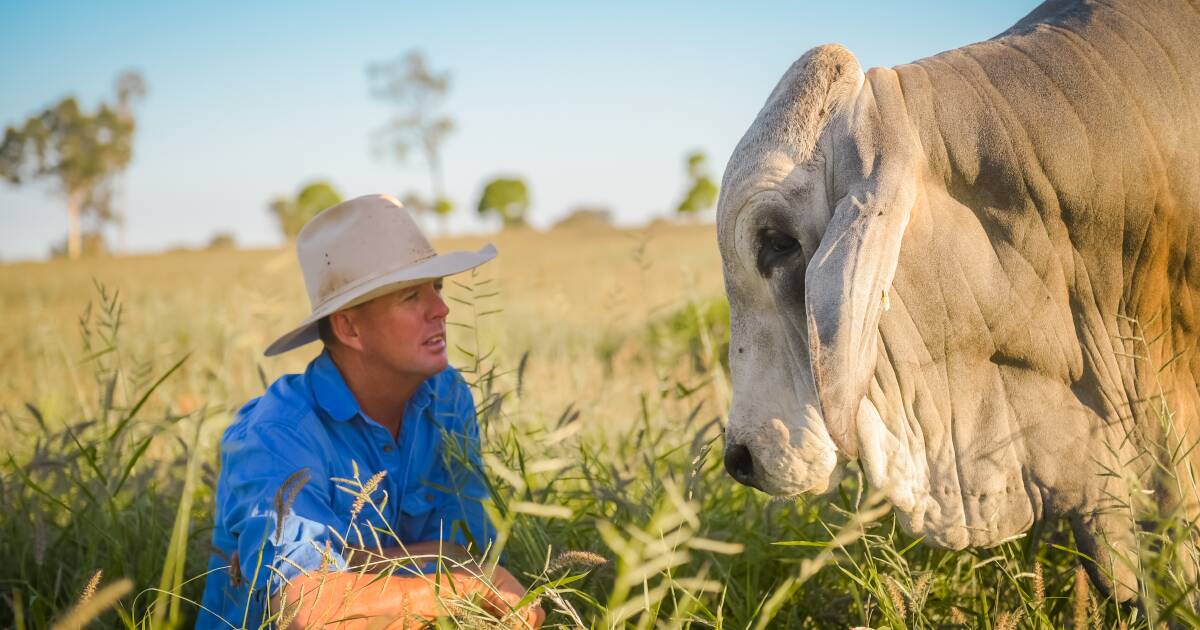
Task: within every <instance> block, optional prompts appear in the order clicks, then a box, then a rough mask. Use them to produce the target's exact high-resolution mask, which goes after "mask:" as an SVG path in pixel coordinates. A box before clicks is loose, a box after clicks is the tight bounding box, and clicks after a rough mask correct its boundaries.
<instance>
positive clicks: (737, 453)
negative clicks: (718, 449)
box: [725, 443, 758, 488]
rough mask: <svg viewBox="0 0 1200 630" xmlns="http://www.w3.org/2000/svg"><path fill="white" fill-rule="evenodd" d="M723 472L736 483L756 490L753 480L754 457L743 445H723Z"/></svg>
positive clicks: (756, 485)
mask: <svg viewBox="0 0 1200 630" xmlns="http://www.w3.org/2000/svg"><path fill="white" fill-rule="evenodd" d="M725 470H726V471H728V472H729V475H730V476H731V477H733V478H734V479H737V480H738V483H742V484H745V485H747V486H750V487H752V488H757V487H758V484H757V483H755V480H754V456H753V455H751V454H750V449H748V448H746V446H745V445H744V444H733V443H729V444H726V445H725Z"/></svg>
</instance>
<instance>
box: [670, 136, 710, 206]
mask: <svg viewBox="0 0 1200 630" xmlns="http://www.w3.org/2000/svg"><path fill="white" fill-rule="evenodd" d="M686 162H687V173H688V179H689V182H688V190H687V192H686V193H684V195H683V199H682V200H680V202H679V205H678V206H676V207H675V211H676V212H678V213H680V214H687V215H691V216H695V215H696V213H699V212H702V211H704V210H708V209H709V208H712V207H713V206H714V205H716V203H717V192H718V189H717V185H716V184H715V183H713V180H712V178H711V177H709V175H708V165H707V162H708V158H707V157H706V156H705V155H704V153H703V152H702V151H693V152H691V153H689V154H688V155H687V158H686Z"/></svg>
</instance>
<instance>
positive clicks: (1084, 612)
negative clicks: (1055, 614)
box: [1071, 565, 1089, 630]
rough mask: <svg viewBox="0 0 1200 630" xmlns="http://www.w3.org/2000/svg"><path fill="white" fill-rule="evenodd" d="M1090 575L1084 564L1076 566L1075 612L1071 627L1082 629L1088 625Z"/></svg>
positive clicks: (1076, 629) (1077, 629)
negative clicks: (1088, 575) (1084, 568)
mask: <svg viewBox="0 0 1200 630" xmlns="http://www.w3.org/2000/svg"><path fill="white" fill-rule="evenodd" d="M1088 595H1089V593H1088V577H1087V572H1086V571H1084V570H1083V566H1082V565H1080V566H1077V567H1075V591H1074V603H1075V606H1074V614H1073V615H1072V617H1071V627H1072V628H1075V630H1082V629H1083V628H1086V627H1088Z"/></svg>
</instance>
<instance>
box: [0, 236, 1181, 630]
mask: <svg viewBox="0 0 1200 630" xmlns="http://www.w3.org/2000/svg"><path fill="white" fill-rule="evenodd" d="M705 246H707V243H706V245H705ZM621 247H624V248H625V249H624V250H623V251H624V252H625V254H624V255H625V256H628V257H632V258H637V260H634V261H633V264H632V266H631V267H630V269H631V270H632V273H631V274H630V275H628V276H627V277H628V278H629V282H628V284H627V285H625V286H624V287H622V288H621V289H620V290H619V291H618V290H614V291H612V292H611V295H610V296H609V298H611V300H612V303H613V304H614V305H619V306H614V307H613V311H612V312H611V313H610V315H608V316H605V315H604V314H603V313H599V314H596V313H590V311H589V313H588V314H586V315H585V316H581V317H579V318H573V317H571V316H567V315H561V316H557V317H554V316H552V317H544V318H542V319H530V318H531V317H534V316H535V315H536V313H537V312H538V309H539V308H542V309H545V310H547V311H550V312H552V313H555V312H560V313H565V312H567V311H555V310H554V309H556V308H559V307H555V306H552V305H548V304H549V303H547V302H538V303H536V304H524V303H522V302H521V301H520V300H515V299H513V297H512V295H511V293H512V289H511V287H509V288H508V289H507V290H501V288H500V286H498V285H500V283H499V282H498V281H496V280H493V279H490V277H488V276H485V275H472V276H465V277H462V278H457V279H455V280H456V282H450V283H448V284H447V292H448V295H450V296H451V297H452V298H454V300H455V301H454V302H452V307H453V309H454V311H453V315H452V319H453V321H454V322H455V325H454V326H453V328H452V329H451V341H452V343H453V344H454V345H455V346H457V347H456V349H455V351H454V352H455V358H454V363H455V364H456V365H457V366H459V367H460V368H461V369H462V370H463V372H464V375H465V376H466V377H467V379H468V381H469V382H470V384H471V386H472V388H473V389H474V392H475V397H476V401H477V403H478V413H479V418H480V423H481V427H482V428H483V431H484V450H485V452H484V457H483V461H484V464H485V467H486V473H487V476H488V479H489V481H490V483H491V485H492V492H493V496H494V501H493V502H492V504H491V505H490V506H489V509H490V510H491V514H492V517H493V520H494V522H495V523H496V525H497V527H498V529H499V533H500V536H499V540H498V543H497V545H496V547H495V548H493V549H492V550H490V555H489V557H488V560H489V561H492V562H494V561H497V560H498V559H499V558H501V556H502V557H503V559H504V560H503V561H504V562H505V564H506V566H507V567H508V568H509V569H510V570H511V571H512V572H513V573H514V574H515V575H516V576H517V577H518V578H519V579H521V580H522V581H523V583H525V584H526V585H527V586H529V587H530V588H531V594H530V597H529V601H527V602H523V603H530V602H532V601H533V600H534V598H538V599H539V600H540V602H541V606H542V607H543V608H544V609H545V610H546V611H547V613H548V615H549V616H548V619H547V624H546V625H547V627H563V628H577V627H584V628H612V627H621V628H739V629H741V628H746V629H751V628H846V627H854V626H867V627H873V628H882V627H889V628H944V627H964V628H967V627H969V628H1014V627H1024V628H1063V627H1069V628H1080V627H1085V626H1087V627H1104V628H1108V627H1129V628H1155V629H1157V628H1158V627H1160V624H1161V623H1163V622H1167V623H1171V624H1175V625H1177V626H1182V627H1200V625H1198V624H1197V623H1196V619H1195V617H1194V615H1193V608H1191V604H1189V603H1188V597H1190V596H1194V593H1195V590H1194V589H1195V587H1194V585H1193V584H1191V583H1190V580H1189V579H1188V578H1187V576H1186V574H1185V572H1184V571H1183V570H1182V568H1181V567H1180V566H1179V564H1178V561H1177V558H1178V557H1179V556H1177V555H1175V551H1176V550H1175V549H1174V548H1173V545H1175V543H1176V542H1178V541H1181V540H1187V539H1188V537H1187V536H1184V535H1182V534H1183V533H1189V532H1194V524H1193V523H1188V522H1185V521H1183V520H1182V519H1181V517H1180V515H1177V514H1176V515H1172V514H1167V515H1160V516H1165V518H1162V519H1159V520H1158V521H1156V522H1157V523H1159V524H1158V525H1156V528H1155V529H1151V530H1148V531H1147V532H1145V533H1144V534H1143V537H1142V538H1141V539H1140V540H1141V541H1142V543H1141V544H1140V546H1139V550H1138V557H1139V565H1138V566H1139V567H1140V571H1141V573H1140V575H1141V577H1142V578H1143V584H1144V586H1143V587H1142V588H1143V602H1144V603H1143V605H1142V606H1141V607H1135V606H1120V605H1117V604H1115V603H1113V602H1112V601H1110V600H1107V599H1105V598H1103V597H1100V596H1099V595H1098V594H1097V593H1096V592H1095V590H1094V589H1093V588H1092V587H1091V585H1090V583H1089V582H1088V580H1086V579H1080V573H1079V567H1080V564H1081V558H1080V554H1079V552H1078V551H1077V549H1076V547H1075V545H1074V543H1073V540H1072V535H1071V533H1070V530H1069V529H1068V528H1067V527H1065V526H1059V525H1053V526H1050V527H1048V528H1047V529H1045V530H1043V531H1039V532H1031V533H1030V534H1027V535H1025V536H1020V537H1017V538H1015V539H1013V540H1010V541H1008V542H1005V543H1004V544H1002V545H1000V546H999V547H996V548H994V549H990V550H976V551H969V552H958V553H952V552H945V551H940V550H935V549H931V548H929V547H926V546H924V545H922V544H920V541H919V540H915V539H913V538H912V537H911V536H908V535H906V534H904V533H903V532H902V531H901V530H900V529H899V526H898V524H897V522H896V520H895V518H894V517H893V516H892V515H891V514H890V513H889V512H888V509H887V506H886V505H885V504H883V503H881V502H880V500H879V498H878V497H877V496H876V495H875V494H874V493H872V491H871V488H869V487H868V486H867V485H866V484H865V483H864V482H863V479H862V475H861V474H859V473H858V471H856V470H854V469H852V470H851V474H850V475H848V476H847V478H846V480H845V481H844V482H843V483H842V485H841V486H840V487H839V488H838V489H837V490H836V491H835V492H834V493H833V494H832V495H830V496H828V497H824V498H820V499H806V500H801V501H775V500H770V499H768V498H767V497H764V496H763V495H761V494H759V493H756V492H754V491H752V490H750V489H748V488H745V487H743V486H740V485H738V484H736V483H734V482H733V481H732V480H730V479H729V478H728V477H727V476H726V475H725V473H724V470H723V467H722V464H721V457H720V453H721V448H722V442H721V439H720V437H721V428H722V413H723V411H724V409H725V408H726V405H727V399H728V387H727V374H726V372H725V367H724V365H723V363H722V355H723V353H724V345H723V344H725V343H726V341H727V340H726V338H725V334H727V324H726V321H727V320H723V319H722V318H723V317H724V318H727V317H728V315H727V310H725V306H724V303H723V300H721V299H719V298H717V297H715V295H714V294H713V293H711V292H708V293H706V292H697V293H695V294H690V293H689V292H687V291H684V292H681V293H679V294H677V295H676V296H675V297H674V298H673V299H671V300H666V301H665V304H666V305H665V306H664V301H663V300H659V299H657V296H656V292H657V291H659V290H660V289H659V288H658V285H655V284H654V283H655V282H656V280H655V278H656V277H657V276H659V275H663V274H669V273H681V272H678V271H675V272H673V271H671V270H670V269H665V268H664V263H662V262H661V260H657V261H656V259H654V258H653V257H650V256H646V255H645V252H646V251H647V250H648V248H653V247H654V243H653V242H652V240H651V241H647V240H646V239H638V240H634V241H632V242H630V241H625V244H624V245H621ZM605 256H616V254H613V253H611V252H608V253H605ZM656 265H657V266H656ZM639 274H644V277H643V278H642V279H640V280H639V279H638V278H639ZM681 284H683V285H685V286H696V285H695V284H694V283H693V284H692V285H687V284H686V283H681ZM606 291H607V290H606V289H603V288H602V289H600V292H601V293H604V292H606ZM545 292H549V290H546V291H543V293H545ZM506 293H507V295H506ZM534 295H535V294H534V292H533V291H532V290H531V292H530V295H529V296H528V299H530V300H533V299H534V297H533V296H534ZM506 298H507V299H506ZM606 299H608V298H606ZM92 304H93V306H91V307H90V308H89V309H88V310H86V311H85V312H84V314H83V316H82V317H81V318H80V321H79V325H78V332H79V339H80V342H79V343H70V344H68V342H64V346H69V347H70V348H71V349H70V351H68V352H64V353H62V356H61V357H60V359H59V360H58V367H57V368H56V369H53V370H51V369H49V368H42V369H45V370H46V373H48V374H54V375H58V376H61V378H60V380H59V381H58V382H57V383H56V384H54V387H56V388H57V390H56V391H58V392H59V393H60V394H62V393H64V392H69V393H71V394H72V395H73V396H74V397H73V400H72V402H70V403H69V404H68V403H63V404H57V405H55V411H54V412H53V413H51V414H47V413H45V412H43V411H42V410H41V409H40V408H39V406H38V405H37V404H31V405H29V406H28V407H26V406H19V407H17V406H13V407H6V408H5V409H4V410H3V412H0V413H2V415H0V429H2V430H3V434H2V435H3V437H4V439H5V441H6V442H7V444H6V455H5V457H4V460H3V461H2V462H0V466H2V470H3V478H2V479H0V504H3V505H4V506H6V508H7V510H8V513H7V514H6V516H5V518H3V519H0V540H3V541H4V542H3V543H2V544H0V596H2V597H3V603H0V627H14V628H43V627H50V626H51V625H53V624H55V623H59V624H64V625H69V626H72V627H79V626H80V625H82V624H84V623H87V622H88V620H91V622H92V625H93V626H96V627H100V626H104V627H123V628H178V627H188V626H190V624H191V623H192V620H193V619H194V617H195V613H196V606H195V602H196V601H198V599H199V595H200V589H201V588H202V583H203V575H204V571H205V565H206V563H207V560H208V557H209V553H210V549H209V546H208V539H209V537H210V535H211V529H210V527H211V518H212V513H211V510H212V494H213V487H214V483H215V474H216V472H217V471H215V470H213V469H212V466H213V465H215V461H216V459H215V446H216V439H215V438H216V435H217V434H218V433H219V431H220V429H221V428H222V427H223V426H224V425H225V424H226V423H227V422H228V420H229V417H230V413H229V410H230V409H231V408H234V407H236V406H237V405H239V404H240V403H241V402H243V400H242V399H241V398H242V397H243V396H244V394H243V393H242V392H241V391H240V390H237V389H236V388H225V389H222V388H221V387H213V388H210V389H209V390H208V392H209V393H208V394H207V395H205V396H202V397H195V398H199V399H200V400H201V402H196V400H194V398H193V397H191V396H190V395H188V391H189V390H188V389H187V388H176V389H172V388H173V386H174V385H175V384H176V380H178V379H189V380H188V382H193V381H195V380H197V379H200V380H203V379H205V378H208V379H209V380H211V381H221V380H222V379H223V378H224V376H223V375H225V374H228V373H230V372H223V371H222V370H223V369H225V370H229V369H233V370H236V372H233V373H236V374H238V375H242V374H254V373H260V372H261V373H262V377H261V381H266V380H268V378H267V375H266V374H265V370H263V369H262V368H260V367H259V366H258V365H255V364H253V361H252V360H251V359H250V358H249V356H250V355H248V354H246V355H242V354H238V353H236V352H231V351H230V350H229V348H230V347H233V346H235V345H236V344H237V343H240V341H236V340H233V339H232V338H229V340H228V342H227V343H225V342H223V347H222V348H220V349H216V350H214V349H211V348H208V347H201V348H199V349H197V351H196V353H194V354H191V355H188V354H187V352H186V351H185V350H184V348H182V347H180V345H179V344H174V345H172V344H166V345H160V344H155V343H152V341H153V340H148V339H147V337H148V336H150V335H149V334H148V333H147V332H146V331H142V330H134V331H130V330H129V329H128V323H127V322H128V320H129V319H130V313H129V312H127V311H125V310H124V309H123V308H122V306H121V300H120V299H119V298H118V296H117V294H116V293H115V292H110V291H108V290H106V289H102V288H100V289H98V290H97V291H96V293H95V298H94V300H93V301H92ZM564 308H565V307H564ZM588 308H589V309H591V310H594V309H595V307H594V306H589V307H588ZM272 317H273V316H272ZM606 317H607V318H606ZM267 319H271V321H274V319H272V318H271V317H268V318H267ZM581 321H586V322H588V323H587V324H586V325H585V324H581V323H579V322H581ZM239 322H240V323H241V324H247V323H248V322H249V320H246V319H243V320H239ZM522 322H528V323H522ZM585 326H586V328H587V330H586V331H585V330H581V328H582V327H585ZM151 330H157V329H151ZM214 334H227V333H221V332H220V331H219V330H218V331H214ZM186 339H187V340H189V341H190V342H195V343H198V341H197V340H198V339H199V338H198V337H195V336H194V335H193V336H187V337H186ZM222 339H226V338H225V337H222ZM135 349H136V350H135ZM68 357H69V358H68ZM231 357H232V358H231ZM238 357H240V358H238ZM234 358H237V361H239V362H241V363H245V364H244V365H239V366H238V367H236V368H228V367H225V368H222V367H221V366H224V365H225V364H227V363H229V362H231V361H233V360H234ZM41 360H43V361H44V362H45V363H46V364H49V363H50V362H51V361H52V360H53V359H52V357H49V358H48V357H43V358H42V359H41ZM209 373H211V374H217V375H219V376H217V377H209V376H204V375H205V374H209ZM238 378H240V376H239V377H238ZM256 380H258V379H256ZM10 382H13V381H10ZM204 382H208V381H204ZM50 386H51V384H47V383H42V384H40V385H39V387H41V388H47V387H50ZM258 386H259V387H261V383H260V384H259V385H258ZM42 391H44V390H42ZM214 392H215V393H214ZM223 396H224V397H223ZM34 398H35V397H34V396H32V395H30V397H29V400H30V401H31V402H33V399H34ZM1171 452H1173V453H1175V455H1176V456H1177V455H1178V454H1179V452H1180V449H1178V448H1176V449H1174V450H1171ZM343 481H344V482H345V484H344V485H346V486H347V488H349V489H350V491H355V490H356V488H357V491H358V492H361V494H362V496H363V503H362V505H361V506H360V509H362V510H369V509H372V501H374V500H375V499H374V498H373V497H372V493H370V492H365V491H364V488H363V487H361V486H362V485H365V484H367V483H369V480H343ZM356 483H357V484H359V485H357V486H356V485H355V484H356ZM1135 496H1137V495H1135ZM1145 509H1146V510H1150V509H1152V506H1145ZM368 547H369V546H368ZM364 554H365V555H364V556H363V558H362V561H363V562H362V563H361V566H368V567H370V569H371V571H373V572H387V571H398V570H400V569H401V567H400V566H398V563H399V561H396V560H392V559H385V558H381V557H374V556H372V554H371V553H370V550H369V549H367V550H365V551H364ZM378 555H380V554H375V556H378ZM485 565H486V561H485ZM482 568H484V569H485V568H486V566H484V567H482ZM98 572H99V573H98ZM97 575H99V576H100V577H99V578H97V579H96V580H95V583H94V584H91V583H92V582H93V578H94V577H95V576H97ZM125 580H128V582H126V581H125ZM89 584H91V587H90V588H89ZM106 589H107V590H106ZM125 589H127V592H126V590H125ZM85 590H88V591H90V592H91V595H89V596H88V597H84V596H83V594H84V592H85ZM101 595H103V597H101ZM445 596H446V599H447V605H448V606H449V605H451V604H453V605H454V606H457V608H456V610H458V611H460V614H459V616H458V617H457V618H455V619H453V620H448V621H446V622H444V623H443V624H442V625H443V626H444V627H486V626H487V625H488V624H490V623H493V618H492V616H491V613H490V612H489V611H488V610H486V609H485V608H484V607H481V606H479V605H478V602H471V601H466V602H455V601H454V600H455V598H456V595H455V594H454V593H446V594H445ZM276 614H277V615H282V616H284V617H286V615H287V614H288V611H287V609H286V607H285V609H284V610H282V611H276ZM278 618H279V617H278V616H277V617H276V619H277V620H278ZM509 621H512V620H511V619H510V620H509Z"/></svg>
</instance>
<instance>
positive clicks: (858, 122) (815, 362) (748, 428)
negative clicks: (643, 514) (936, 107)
mask: <svg viewBox="0 0 1200 630" xmlns="http://www.w3.org/2000/svg"><path fill="white" fill-rule="evenodd" d="M886 80H887V79H886V77H885V78H884V81H885V82H886ZM878 89H880V87H879V86H873V85H872V83H871V82H867V81H865V80H864V75H863V72H862V70H861V69H860V67H859V64H858V62H857V60H856V59H855V58H854V56H853V55H852V54H850V52H849V51H847V50H846V49H844V48H842V47H840V46H833V45H831V46H822V47H820V48H816V49H813V50H812V51H810V52H809V53H808V54H806V55H804V56H803V57H802V58H800V60H799V61H797V62H796V63H795V64H793V65H792V67H791V68H790V69H789V70H788V72H787V73H786V74H785V75H784V77H783V79H782V80H781V81H780V83H779V85H778V86H777V87H776V88H775V90H774V92H772V94H771V96H770V97H769V98H768V99H767V103H766V105H765V106H764V107H763V109H762V111H761V112H760V113H759V115H758V118H757V119H756V120H755V121H754V123H753V125H752V126H751V128H750V130H749V131H748V132H747V133H746V135H745V137H744V138H743V139H742V141H741V143H740V144H739V145H738V147H737V149H736V150H735V151H734V154H733V156H732V158H731V159H730V162H729V166H728V168H727V170H726V172H725V177H724V182H723V186H722V191H721V199H720V204H719V207H718V239H719V243H720V249H721V256H722V259H723V263H724V274H725V286H726V291H727V293H728V297H729V305H730V314H731V317H730V321H731V339H730V347H729V359H730V367H731V369H732V372H733V382H734V396H733V407H732V409H731V411H730V414H729V425H728V428H727V433H726V447H725V448H726V450H725V465H726V468H727V469H728V471H729V473H730V474H731V475H732V476H733V477H734V478H736V479H737V480H738V481H740V482H742V483H744V484H747V485H751V486H754V487H757V488H759V489H761V490H763V491H765V492H768V493H770V494H775V495H793V494H799V493H807V492H815V493H821V492H825V491H828V490H830V489H831V488H833V487H834V486H835V485H836V483H837V480H838V478H839V477H840V474H839V472H838V470H839V460H840V459H841V458H842V457H843V456H849V457H855V456H856V455H857V453H856V451H857V449H858V437H857V433H856V429H855V418H856V417H857V416H858V414H859V411H860V409H859V406H860V404H861V403H862V401H863V396H864V394H865V391H866V388H867V385H868V383H869V380H870V376H871V374H872V372H873V370H874V369H875V363H876V355H877V352H878V347H877V338H878V333H877V330H878V325H879V319H880V315H881V313H882V311H883V310H885V309H886V308H887V306H888V289H889V286H890V284H891V282H892V278H893V275H894V273H895V271H896V264H897V259H898V256H899V251H900V241H901V237H902V236H903V233H904V230H905V227H906V225H907V223H908V219H909V216H910V214H911V212H912V207H913V205H914V203H915V201H916V198H917V196H918V177H917V174H916V172H915V171H916V169H915V168H914V166H913V165H914V164H915V163H916V162H917V160H916V159H915V157H914V156H915V155H916V152H917V150H918V149H917V147H918V146H919V145H918V142H917V139H916V137H915V135H914V134H912V133H911V132H909V131H906V130H911V129H912V125H911V124H908V122H907V121H906V120H892V119H890V118H895V117H896V116H899V117H901V118H903V112H900V113H898V114H897V113H896V112H895V111H894V109H892V110H890V109H887V108H882V107H879V106H878V105H877V103H876V100H875V90H878ZM883 89H887V86H884V88H883ZM899 101H900V102H903V100H902V98H901V99H899Z"/></svg>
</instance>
